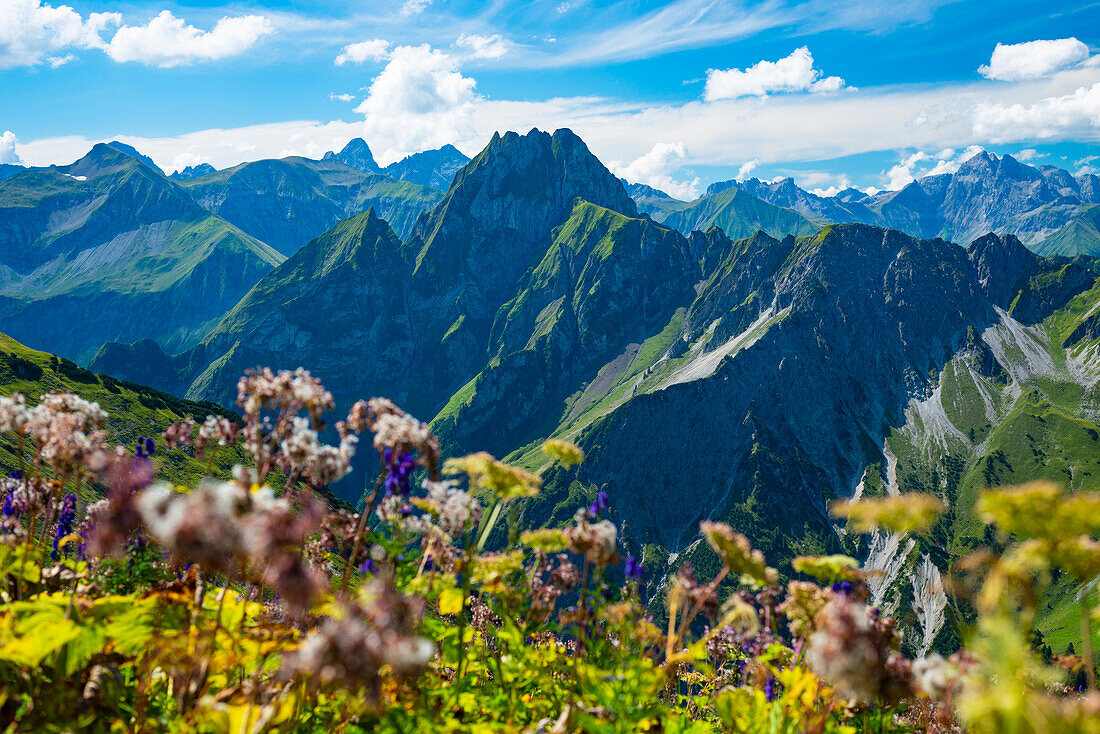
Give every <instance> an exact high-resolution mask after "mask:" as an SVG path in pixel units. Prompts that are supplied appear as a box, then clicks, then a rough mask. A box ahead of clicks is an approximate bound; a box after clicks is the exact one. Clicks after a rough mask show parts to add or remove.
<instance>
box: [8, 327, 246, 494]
mask: <svg viewBox="0 0 1100 734" xmlns="http://www.w3.org/2000/svg"><path fill="white" fill-rule="evenodd" d="M16 392H21V393H23V394H24V395H25V396H26V397H27V401H28V402H29V403H31V404H34V403H36V402H38V399H39V398H40V397H41V396H42V395H44V394H45V393H47V392H72V393H75V394H77V395H79V396H80V397H82V398H84V399H85V400H92V401H95V402H97V403H99V405H100V406H101V407H102V408H103V409H104V410H106V411H107V413H108V414H109V416H110V419H109V423H108V425H107V438H108V440H109V441H112V442H117V443H121V444H125V445H128V446H132V445H133V444H134V443H135V442H136V441H137V438H138V436H154V437H157V436H159V434H160V433H161V432H162V431H164V429H165V428H167V427H168V426H169V425H170V424H172V423H173V422H175V421H178V420H183V419H186V418H192V419H194V420H195V421H197V422H202V421H203V420H204V419H205V418H206V416H208V415H224V416H227V417H234V414H233V413H231V412H229V411H226V410H225V409H224V408H221V407H219V406H217V405H214V404H211V403H195V402H191V401H188V400H181V399H179V398H177V397H175V396H173V395H169V394H167V393H163V392H160V391H157V390H153V389H150V388H147V387H143V386H141V385H136V384H133V383H130V382H125V381H121V380H116V379H114V378H112V377H108V376H106V375H96V374H94V373H92V372H89V371H88V370H85V369H82V368H80V367H78V366H77V365H75V364H74V363H72V362H70V361H68V360H66V359H59V358H57V357H55V356H53V355H51V354H47V353H46V352H39V351H35V350H33V349H29V348H27V347H25V346H23V345H22V344H20V343H19V342H17V341H16V340H14V339H12V338H11V337H9V336H7V335H5V334H0V395H3V396H7V395H11V394H12V393H16ZM17 452H18V447H17V446H16V445H14V444H13V443H12V442H11V441H10V438H7V437H5V438H4V439H0V471H3V472H4V474H5V475H6V474H7V472H9V471H11V470H14V469H16V468H18V467H19V458H18V453H17ZM154 460H155V461H156V462H157V463H158V465H159V466H160V467H161V468H162V469H163V471H164V472H165V473H166V476H167V477H168V478H169V479H171V480H176V481H180V482H190V483H194V482H196V481H198V479H200V478H201V477H202V476H203V474H204V471H205V468H206V467H205V464H204V462H200V461H197V460H196V459H195V458H194V457H193V456H191V455H190V454H188V453H186V452H184V451H181V450H178V449H166V448H165V447H164V446H163V442H162V441H161V440H160V439H159V438H158V439H157V452H156V454H155V458H154ZM215 461H216V462H217V463H216V466H217V468H218V470H219V471H220V472H225V471H228V470H229V469H230V468H231V467H232V464H233V463H235V462H236V461H239V456H229V455H223V456H221V457H220V458H219V457H215Z"/></svg>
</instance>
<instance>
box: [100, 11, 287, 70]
mask: <svg viewBox="0 0 1100 734" xmlns="http://www.w3.org/2000/svg"><path fill="white" fill-rule="evenodd" d="M274 30H275V28H274V26H273V25H272V24H271V21H270V20H268V19H267V18H265V17H264V16H262V15H242V16H239V17H236V18H230V17H225V18H222V19H221V20H219V21H218V22H217V24H216V25H215V26H214V28H213V29H212V30H209V31H202V30H199V29H198V28H196V27H194V26H191V25H187V24H186V23H185V22H184V20H183V19H182V18H177V17H176V16H174V15H172V13H171V11H168V10H163V11H161V12H160V14H159V15H157V16H156V17H155V18H153V19H152V20H150V21H149V22H148V23H147V24H145V25H141V26H122V27H121V28H119V29H118V32H117V33H115V35H114V37H113V38H112V39H111V43H110V44H109V45H108V46H107V49H106V50H107V55H108V56H110V57H111V58H112V59H114V60H115V61H136V62H138V63H141V64H146V65H149V66H160V67H172V66H182V65H185V64H191V63H194V62H196V61H215V60H217V59H223V58H226V57H228V56H236V55H237V54H239V53H242V52H243V51H246V50H247V49H249V48H251V47H252V46H253V44H255V43H256V41H258V40H259V39H260V38H262V37H263V36H266V35H268V34H269V33H273V32H274Z"/></svg>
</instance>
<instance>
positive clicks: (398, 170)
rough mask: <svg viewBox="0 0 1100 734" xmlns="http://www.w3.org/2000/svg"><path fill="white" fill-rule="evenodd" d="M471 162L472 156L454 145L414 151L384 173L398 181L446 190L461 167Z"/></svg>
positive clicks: (388, 167)
mask: <svg viewBox="0 0 1100 734" xmlns="http://www.w3.org/2000/svg"><path fill="white" fill-rule="evenodd" d="M469 162H470V157H469V156H467V155H466V154H464V153H463V152H462V151H460V150H459V149H458V148H456V147H454V146H453V145H444V146H443V147H442V148H439V149H437V150H425V151H423V152H421V153H413V154H412V155H410V156H407V157H405V158H403V159H402V160H400V161H397V162H396V163H391V164H390V165H388V166H386V168H385V169H384V171H383V172H384V173H385V174H386V175H387V176H389V177H390V178H395V179H397V180H398V181H408V182H409V183H414V184H419V185H421V186H428V187H430V188H433V189H439V190H440V191H446V190H447V187H448V186H450V185H451V181H452V180H454V177H455V174H456V173H458V171H459V169H460V168H462V167H463V166H465V165H466V164H467V163H469Z"/></svg>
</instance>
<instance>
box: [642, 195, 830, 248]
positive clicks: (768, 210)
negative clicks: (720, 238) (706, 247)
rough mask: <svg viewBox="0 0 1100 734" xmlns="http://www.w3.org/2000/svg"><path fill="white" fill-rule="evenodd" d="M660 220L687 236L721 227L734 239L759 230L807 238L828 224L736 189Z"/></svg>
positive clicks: (667, 215) (702, 200)
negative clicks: (697, 231)
mask: <svg viewBox="0 0 1100 734" xmlns="http://www.w3.org/2000/svg"><path fill="white" fill-rule="evenodd" d="M658 219H659V220H660V221H661V223H662V224H665V225H667V226H669V227H672V228H673V229H677V230H679V231H680V232H682V233H684V234H688V233H690V232H692V231H694V230H700V231H706V230H708V229H710V228H711V227H719V228H720V229H722V231H724V232H725V233H726V234H727V235H728V236H729V237H731V238H733V239H741V238H743V237H750V236H752V235H753V234H754V233H756V232H757V231H758V230H762V231H764V232H767V233H768V234H770V235H772V236H776V237H782V236H784V235H787V234H793V235H796V236H800V235H807V234H812V233H814V232H816V231H817V230H818V229H819V228H820V227H821V225H822V224H824V223H825V222H824V221H822V220H816V221H812V220H810V219H807V218H806V217H804V216H802V215H801V214H798V213H797V212H795V211H793V210H791V209H784V208H782V207H778V206H774V205H772V204H769V203H767V202H766V201H761V200H760V199H757V198H756V197H754V196H751V195H749V194H746V193H745V192H744V191H741V190H740V189H737V188H729V189H726V190H725V191H721V192H719V193H717V194H715V195H713V196H710V197H706V198H703V199H698V200H696V201H694V202H691V203H690V204H688V205H687V206H685V207H683V208H679V209H674V210H670V211H668V212H667V213H666V214H665V215H664V216H663V217H658Z"/></svg>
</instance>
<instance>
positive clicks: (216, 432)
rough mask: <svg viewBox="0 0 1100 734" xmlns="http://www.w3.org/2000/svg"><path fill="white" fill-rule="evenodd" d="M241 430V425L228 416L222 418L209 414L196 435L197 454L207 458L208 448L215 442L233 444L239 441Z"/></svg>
mask: <svg viewBox="0 0 1100 734" xmlns="http://www.w3.org/2000/svg"><path fill="white" fill-rule="evenodd" d="M240 431H241V427H240V426H239V425H237V424H236V423H234V422H233V421H231V420H229V419H228V418H220V417H218V416H215V415H210V416H207V417H206V420H205V421H203V424H202V425H201V426H199V432H198V435H197V436H195V440H194V448H195V456H196V457H198V458H200V459H203V458H206V450H207V448H208V447H210V446H212V445H215V444H216V445H218V446H231V445H233V444H235V443H237V437H238V435H239V434H240Z"/></svg>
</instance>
